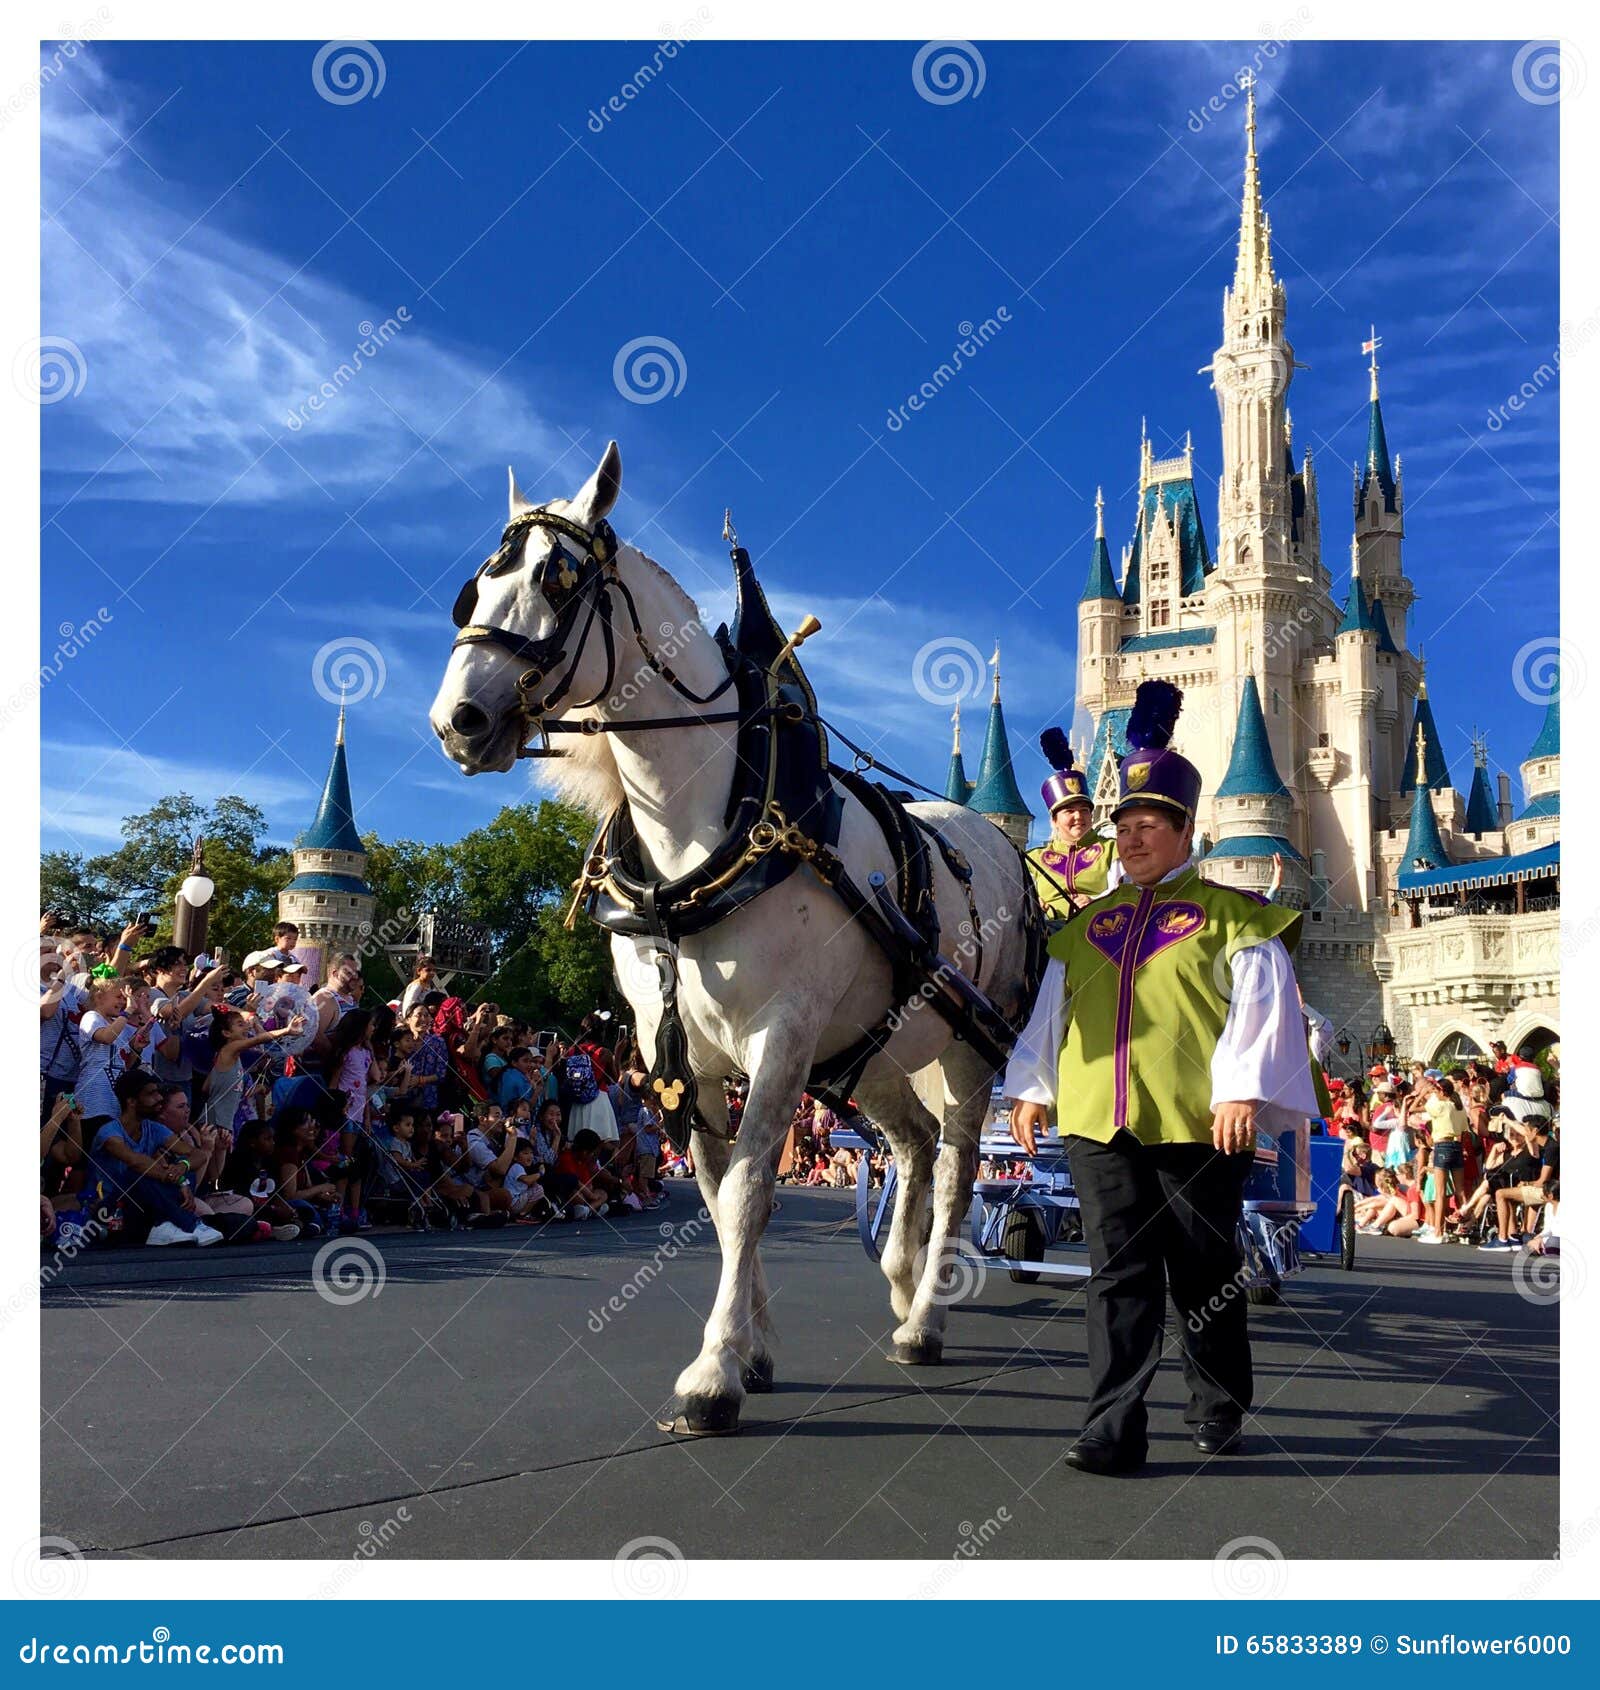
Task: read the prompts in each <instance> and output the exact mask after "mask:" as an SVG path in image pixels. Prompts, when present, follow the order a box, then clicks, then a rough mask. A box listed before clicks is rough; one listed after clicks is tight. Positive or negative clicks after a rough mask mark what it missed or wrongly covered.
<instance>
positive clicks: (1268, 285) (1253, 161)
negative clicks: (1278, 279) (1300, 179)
mask: <svg viewBox="0 0 1600 1690" xmlns="http://www.w3.org/2000/svg"><path fill="white" fill-rule="evenodd" d="M1239 80H1240V83H1241V84H1242V85H1243V87H1244V91H1245V107H1244V134H1245V153H1244V202H1243V205H1242V207H1241V209H1240V214H1239V260H1238V263H1237V264H1236V265H1235V267H1234V275H1233V286H1234V291H1235V292H1236V293H1240V294H1246V293H1252V292H1258V293H1268V294H1270V293H1271V291H1272V288H1273V282H1274V278H1273V274H1272V220H1271V218H1269V217H1268V216H1267V214H1266V213H1265V212H1264V211H1263V210H1262V209H1261V168H1260V164H1259V161H1258V160H1257V158H1256V82H1255V78H1254V77H1253V76H1252V75H1251V74H1250V72H1249V71H1248V70H1246V71H1243V72H1241V74H1240V77H1239Z"/></svg>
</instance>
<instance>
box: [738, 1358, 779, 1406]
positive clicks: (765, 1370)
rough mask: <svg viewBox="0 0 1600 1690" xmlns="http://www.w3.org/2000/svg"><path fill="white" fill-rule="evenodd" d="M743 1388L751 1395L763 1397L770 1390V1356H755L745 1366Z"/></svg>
mask: <svg viewBox="0 0 1600 1690" xmlns="http://www.w3.org/2000/svg"><path fill="white" fill-rule="evenodd" d="M744 1388H745V1391H746V1392H747V1394H749V1395H750V1396H753V1397H764V1396H766V1395H767V1394H768V1393H769V1392H770V1391H771V1390H772V1357H771V1356H757V1357H756V1359H755V1360H754V1361H752V1362H751V1363H750V1364H749V1365H748V1366H747V1367H746V1368H745V1370H744Z"/></svg>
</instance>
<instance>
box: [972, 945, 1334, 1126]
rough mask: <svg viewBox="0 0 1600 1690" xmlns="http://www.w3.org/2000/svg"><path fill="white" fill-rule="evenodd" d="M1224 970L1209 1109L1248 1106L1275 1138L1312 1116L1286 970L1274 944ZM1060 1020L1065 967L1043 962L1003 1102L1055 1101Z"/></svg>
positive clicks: (1254, 948) (1284, 954)
mask: <svg viewBox="0 0 1600 1690" xmlns="http://www.w3.org/2000/svg"><path fill="white" fill-rule="evenodd" d="M1229 967H1230V969H1231V972H1232V991H1231V994H1230V999H1229V1003H1228V1019H1227V1023H1226V1025H1225V1026H1224V1027H1223V1029H1222V1037H1221V1038H1220V1039H1218V1040H1217V1048H1216V1050H1215V1052H1214V1053H1213V1054H1212V1058H1211V1107H1212V1108H1213V1109H1215V1108H1216V1107H1217V1105H1218V1104H1221V1103H1243V1102H1254V1103H1256V1104H1257V1105H1258V1106H1259V1107H1258V1109H1257V1115H1256V1121H1257V1126H1258V1129H1259V1130H1260V1131H1261V1132H1263V1133H1279V1132H1283V1131H1285V1130H1287V1129H1288V1128H1290V1127H1296V1126H1298V1125H1299V1124H1300V1123H1301V1122H1302V1121H1304V1120H1306V1119H1307V1118H1308V1117H1310V1116H1313V1115H1316V1114H1317V1113H1318V1107H1317V1099H1316V1093H1315V1091H1314V1089H1313V1087H1312V1084H1311V1068H1310V1064H1309V1063H1308V1062H1307V1060H1306V1055H1307V1052H1306V1037H1305V1030H1304V1027H1303V1024H1302V1022H1301V1020H1300V993H1299V989H1298V988H1297V986H1296V984H1295V978H1294V968H1293V965H1292V964H1291V963H1290V961H1289V953H1288V951H1287V950H1285V949H1284V945H1283V941H1282V940H1281V939H1268V940H1265V941H1264V942H1263V943H1261V944H1259V945H1248V946H1246V947H1245V948H1244V949H1243V950H1240V951H1236V952H1235V953H1234V956H1233V960H1232V962H1231V963H1230V965H1229ZM1066 1022H1067V978H1066V965H1065V964H1064V963H1061V962H1058V961H1057V960H1055V958H1051V960H1050V963H1049V966H1048V967H1047V968H1046V969H1045V973H1044V979H1043V980H1042V981H1041V982H1040V985H1039V995H1038V997H1037V998H1036V999H1035V1000H1034V1005H1033V1014H1032V1015H1031V1016H1030V1017H1029V1020H1028V1025H1027V1026H1026V1027H1025V1028H1024V1029H1023V1031H1022V1037H1021V1038H1020V1039H1018V1040H1017V1043H1016V1047H1015V1049H1013V1051H1012V1053H1011V1060H1010V1062H1009V1063H1007V1065H1006V1074H1005V1088H1004V1089H1005V1095H1006V1096H1007V1097H1009V1098H1013V1099H1015V1100H1016V1101H1017V1102H1019V1103H1043V1104H1047V1105H1048V1104H1051V1103H1054V1102H1055V1096H1056V1078H1057V1074H1058V1072H1059V1063H1060V1055H1061V1046H1062V1042H1063V1039H1064V1037H1065V1033H1066Z"/></svg>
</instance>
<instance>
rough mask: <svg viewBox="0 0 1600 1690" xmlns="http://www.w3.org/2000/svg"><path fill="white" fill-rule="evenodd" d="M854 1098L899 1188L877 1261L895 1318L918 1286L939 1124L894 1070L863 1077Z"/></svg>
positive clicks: (908, 1309) (904, 1313)
mask: <svg viewBox="0 0 1600 1690" xmlns="http://www.w3.org/2000/svg"><path fill="white" fill-rule="evenodd" d="M855 1097H856V1102H857V1103H859V1104H860V1105H861V1107H862V1109H863V1110H864V1111H865V1112H866V1115H867V1118H868V1119H869V1120H870V1121H871V1122H872V1123H873V1124H874V1125H875V1126H877V1127H880V1128H882V1130H883V1134H884V1137H885V1138H887V1139H888V1141H889V1148H890V1150H892V1151H893V1152H894V1167H895V1176H896V1180H897V1185H898V1189H897V1191H896V1193H895V1204H894V1214H893V1216H892V1217H891V1218H890V1221H889V1236H888V1238H887V1240H886V1241H885V1243H884V1245H883V1253H882V1255H881V1257H880V1258H879V1266H880V1267H882V1269H883V1276H884V1278H885V1279H887V1280H888V1281H889V1306H890V1307H891V1308H892V1309H893V1310H894V1317H895V1319H896V1320H904V1319H905V1318H906V1317H907V1316H908V1315H909V1314H910V1313H911V1301H912V1298H913V1297H914V1296H915V1294H916V1289H917V1259H918V1257H919V1256H920V1255H921V1254H922V1248H923V1246H924V1245H925V1244H926V1243H927V1242H928V1227H929V1225H930V1224H931V1221H932V1218H933V1217H932V1215H931V1213H930V1211H929V1209H928V1190H929V1187H930V1185H931V1184H932V1181H933V1146H934V1142H935V1140H936V1139H937V1138H938V1136H939V1123H938V1121H937V1119H936V1118H935V1117H934V1114H933V1112H932V1110H930V1109H929V1108H928V1107H927V1105H926V1104H925V1103H923V1101H922V1099H921V1098H919V1097H918V1096H917V1094H916V1093H915V1092H914V1091H913V1090H912V1089H911V1082H910V1081H909V1080H908V1079H907V1078H906V1077H905V1075H904V1074H903V1073H901V1072H900V1071H899V1070H898V1069H894V1068H890V1069H889V1070H888V1072H886V1073H885V1074H883V1075H881V1076H879V1077H877V1078H870V1077H866V1076H864V1077H863V1078H862V1080H861V1082H860V1083H859V1084H858V1085H857V1086H856V1088H855Z"/></svg>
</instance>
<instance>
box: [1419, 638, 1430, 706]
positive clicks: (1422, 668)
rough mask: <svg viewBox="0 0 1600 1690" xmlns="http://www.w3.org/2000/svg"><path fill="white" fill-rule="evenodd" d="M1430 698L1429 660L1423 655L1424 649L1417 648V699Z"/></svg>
mask: <svg viewBox="0 0 1600 1690" xmlns="http://www.w3.org/2000/svg"><path fill="white" fill-rule="evenodd" d="M1427 696H1428V660H1427V658H1425V657H1424V656H1423V655H1422V647H1421V646H1420V645H1419V646H1418V647H1417V697H1418V698H1426V697H1427Z"/></svg>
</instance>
